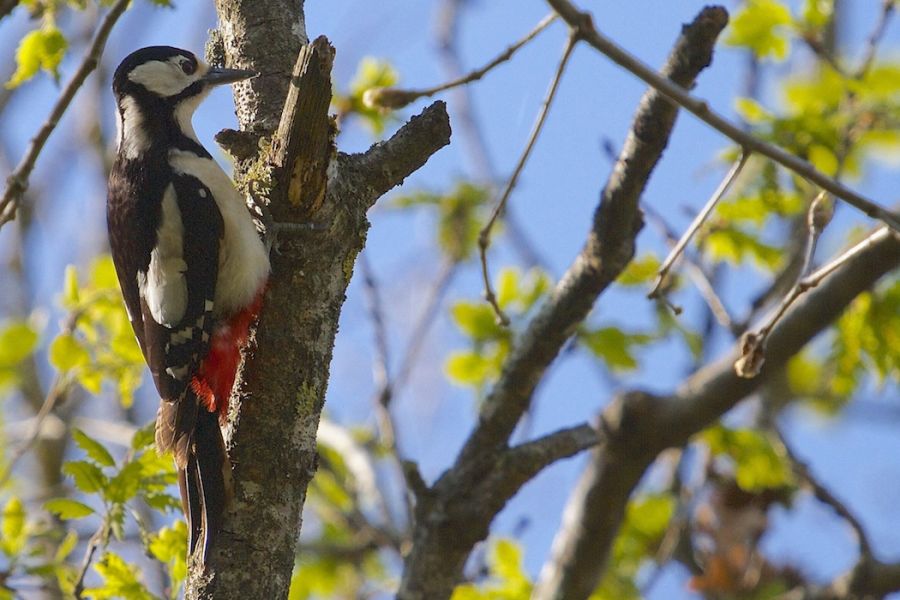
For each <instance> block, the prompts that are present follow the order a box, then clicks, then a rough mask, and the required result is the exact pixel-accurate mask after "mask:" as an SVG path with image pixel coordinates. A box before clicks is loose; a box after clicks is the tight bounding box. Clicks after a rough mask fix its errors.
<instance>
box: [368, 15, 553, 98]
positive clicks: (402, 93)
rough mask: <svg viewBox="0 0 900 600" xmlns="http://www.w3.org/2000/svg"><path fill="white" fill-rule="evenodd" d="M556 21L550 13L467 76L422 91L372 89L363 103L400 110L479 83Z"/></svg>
mask: <svg viewBox="0 0 900 600" xmlns="http://www.w3.org/2000/svg"><path fill="white" fill-rule="evenodd" d="M555 20H556V13H550V14H549V15H547V16H546V17H544V18H543V19H541V21H540V22H539V23H538V24H537V25H536V26H535V27H534V29H532V30H531V31H530V32H529V33H528V34H527V35H526V36H525V37H523V38H522V39H520V40H519V41H518V42H516V43H514V44H513V45H511V46H509V47H508V48H507V49H506V50H504V51H503V52H501V53H500V54H498V55H497V56H496V57H495V58H494V59H493V60H491V61H490V62H489V63H487V64H486V65H484V66H483V67H481V68H480V69H475V70H474V71H471V72H470V73H468V74H466V75H462V76H460V77H457V78H455V79H452V80H451V81H448V82H446V83H442V84H440V85H436V86H434V87H430V88H425V89H421V90H404V89H399V88H371V89H368V90H366V92H365V94H363V102H364V103H365V104H367V105H368V106H381V107H384V108H392V109H398V108H403V107H404V106H407V105H408V104H411V103H412V102H415V101H416V100H419V99H420V98H430V97H431V96H434V95H435V94H438V93H440V92H444V91H447V90H449V89H452V88H455V87H459V86H463V85H466V84H469V83H472V82H475V81H478V80H479V79H481V78H482V77H484V76H485V75H487V74H488V73H489V72H490V71H491V70H492V69H493V68H494V67H496V66H498V65H501V64H503V63H505V62H506V61H508V60H509V59H511V58H512V57H513V54H515V53H516V52H517V51H518V50H519V49H520V48H521V47H522V46H524V45H525V44H527V43H528V42H530V41H531V40H533V39H534V38H535V37H537V35H538V34H539V33H540V32H542V31H543V30H545V29H546V28H547V27H548V26H549V25H550V24H551V23H552V22H553V21H555Z"/></svg>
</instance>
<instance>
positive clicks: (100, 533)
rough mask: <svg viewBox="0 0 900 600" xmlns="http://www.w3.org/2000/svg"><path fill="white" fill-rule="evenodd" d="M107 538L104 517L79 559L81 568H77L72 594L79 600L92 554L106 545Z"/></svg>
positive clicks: (107, 529)
mask: <svg viewBox="0 0 900 600" xmlns="http://www.w3.org/2000/svg"><path fill="white" fill-rule="evenodd" d="M108 537H109V522H108V520H107V519H106V517H104V518H103V521H102V522H101V523H100V527H98V528H97V531H95V532H94V535H92V536H91V539H90V540H88V544H87V547H86V548H85V549H84V557H83V558H82V559H81V566H79V567H78V577H77V578H76V580H75V589H74V590H73V592H72V593H73V594H74V596H75V597H76V598H78V599H79V600H81V598H82V597H83V596H82V593H83V592H84V578H85V577H86V576H87V572H88V569H89V568H90V567H91V561H93V560H94V554H95V553H96V552H97V548H99V547H100V546H101V545H102V544H105V543H106V541H105V540H106V539H107V538H108Z"/></svg>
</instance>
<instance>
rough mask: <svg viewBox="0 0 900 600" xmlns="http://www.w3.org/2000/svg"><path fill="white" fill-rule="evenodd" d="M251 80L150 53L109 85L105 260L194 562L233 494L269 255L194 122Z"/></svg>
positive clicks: (193, 60) (155, 50) (166, 50)
mask: <svg viewBox="0 0 900 600" xmlns="http://www.w3.org/2000/svg"><path fill="white" fill-rule="evenodd" d="M254 75H255V73H253V72H251V71H242V70H236V69H220V68H212V67H209V66H208V65H206V64H205V63H203V62H202V61H201V60H198V59H197V57H196V56H194V55H193V54H192V53H190V52H188V51H186V50H180V49H178V48H172V47H169V46H152V47H148V48H143V49H140V50H137V51H135V52H133V53H132V54H130V55H128V56H127V57H126V58H125V60H123V61H122V63H121V64H120V65H119V67H118V68H117V69H116V71H115V74H114V75H113V82H112V88H113V94H114V95H115V99H116V105H117V109H118V110H117V114H118V125H119V127H118V149H117V153H116V159H115V162H114V163H113V167H112V170H111V172H110V175H109V192H108V197H107V225H108V228H109V242H110V248H111V251H112V257H113V262H114V263H115V267H116V273H117V276H118V279H119V285H120V287H121V289H122V295H123V297H124V300H125V307H126V309H127V311H128V318H129V319H130V321H131V326H132V327H133V328H134V333H135V336H136V337H137V340H138V343H139V345H140V347H141V350H142V351H143V354H144V359H145V360H146V361H147V365H148V366H149V368H150V372H151V374H152V375H153V381H154V383H155V384H156V389H157V391H158V392H159V395H160V398H161V401H160V405H159V410H158V412H157V416H156V447H157V450H158V451H159V452H161V453H162V452H166V451H172V453H173V455H174V458H175V465H176V467H177V470H178V483H179V489H180V492H181V500H182V505H183V507H184V513H185V518H186V520H187V523H188V529H189V531H190V546H189V548H188V554H189V555H191V554H193V553H195V552H198V551H199V552H200V553H201V555H200V556H201V561H202V562H203V564H205V563H206V555H207V552H208V550H209V548H210V545H211V543H212V540H213V538H214V536H215V535H216V533H217V532H218V531H219V529H220V527H221V523H222V515H223V513H224V510H225V508H226V506H227V504H228V502H229V500H230V496H231V464H230V463H229V461H228V458H227V454H226V452H225V445H224V441H223V437H222V430H221V426H223V425H224V424H225V422H226V420H227V415H228V408H229V399H230V396H231V391H232V388H233V387H234V381H235V377H236V373H237V369H238V366H239V363H240V360H241V350H242V348H243V346H244V345H246V343H247V339H248V336H249V329H250V327H251V326H252V324H253V322H254V321H255V319H256V318H257V316H258V314H259V311H260V308H261V305H262V301H263V295H264V291H265V289H266V282H267V279H268V275H269V256H268V252H267V250H266V246H265V244H264V243H263V242H262V240H261V239H260V237H259V234H258V233H257V230H256V227H255V226H254V223H253V219H252V218H251V215H250V212H249V209H248V207H247V204H246V203H245V201H244V199H243V197H242V196H241V194H240V193H239V192H238V191H237V190H236V189H235V187H234V184H233V183H232V181H231V179H230V178H229V177H228V175H226V174H225V172H224V171H223V170H222V168H221V167H220V166H219V165H218V164H217V163H216V162H215V161H214V160H213V159H212V156H211V155H210V153H209V152H208V151H207V150H206V149H205V148H204V147H203V146H202V145H201V144H200V142H199V141H198V139H197V135H196V134H195V133H194V128H193V126H192V125H191V118H192V116H193V114H194V111H195V110H196V108H197V106H198V105H199V104H200V102H201V101H202V100H203V98H205V97H206V95H207V94H208V93H209V91H210V90H211V89H212V88H213V87H215V86H217V85H221V84H228V83H233V82H236V81H240V80H242V79H246V78H249V77H252V76H254Z"/></svg>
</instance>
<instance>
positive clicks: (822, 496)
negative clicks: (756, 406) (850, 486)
mask: <svg viewBox="0 0 900 600" xmlns="http://www.w3.org/2000/svg"><path fill="white" fill-rule="evenodd" d="M772 432H773V433H774V434H775V436H776V437H777V438H778V442H779V443H780V444H781V446H782V447H783V448H784V452H785V454H786V455H787V457H788V460H790V461H791V466H792V467H793V470H794V473H795V474H796V475H797V477H798V478H799V479H800V480H801V481H803V482H804V483H805V484H806V485H808V486H809V487H810V488H811V489H812V492H813V494H814V495H815V497H816V498H817V499H818V500H819V501H820V502H822V503H823V504H827V505H828V506H830V507H831V508H832V509H833V510H834V512H836V513H837V514H838V516H840V517H841V518H842V519H844V520H845V521H847V523H848V524H849V525H850V527H851V528H852V529H853V532H854V533H855V534H856V538H857V540H858V542H859V553H860V554H861V560H868V559H872V558H873V554H872V544H871V543H870V542H869V538H868V536H867V535H866V530H865V529H864V528H863V525H862V523H861V522H860V520H859V519H858V518H857V517H856V515H854V514H853V512H852V511H851V510H850V509H849V508H847V505H846V504H844V503H843V502H841V501H840V500H838V499H837V498H836V497H835V496H834V494H832V493H831V491H830V490H829V489H828V488H826V487H825V486H824V485H822V483H821V482H819V481H818V480H817V479H816V477H815V476H814V475H813V473H812V469H810V468H809V465H808V464H806V462H804V461H803V460H802V459H801V458H800V457H799V456H797V454H796V453H795V452H794V450H793V448H791V445H790V444H789V443H788V441H787V438H786V437H785V435H784V433H783V432H782V431H781V429H780V428H779V427H777V426H773V427H772Z"/></svg>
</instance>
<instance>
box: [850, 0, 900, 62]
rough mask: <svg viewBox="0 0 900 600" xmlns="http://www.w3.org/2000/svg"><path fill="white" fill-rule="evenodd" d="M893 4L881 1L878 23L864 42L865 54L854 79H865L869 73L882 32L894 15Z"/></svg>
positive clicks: (889, 1)
mask: <svg viewBox="0 0 900 600" xmlns="http://www.w3.org/2000/svg"><path fill="white" fill-rule="evenodd" d="M895 4H896V3H895V2H894V0H882V1H881V13H880V14H879V16H878V22H877V23H875V28H874V29H873V30H872V33H871V34H869V39H868V40H866V54H865V56H864V57H863V59H862V61H860V63H859V67H858V68H857V69H856V72H855V73H854V74H853V76H854V77H855V78H856V79H862V78H863V77H865V76H866V74H867V73H868V72H869V69H871V68H872V63H874V62H875V53H876V52H877V51H878V45H879V44H880V43H881V39H882V38H883V37H884V32H885V31H887V25H888V22H889V21H890V20H891V15H893V14H894V8H895Z"/></svg>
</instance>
